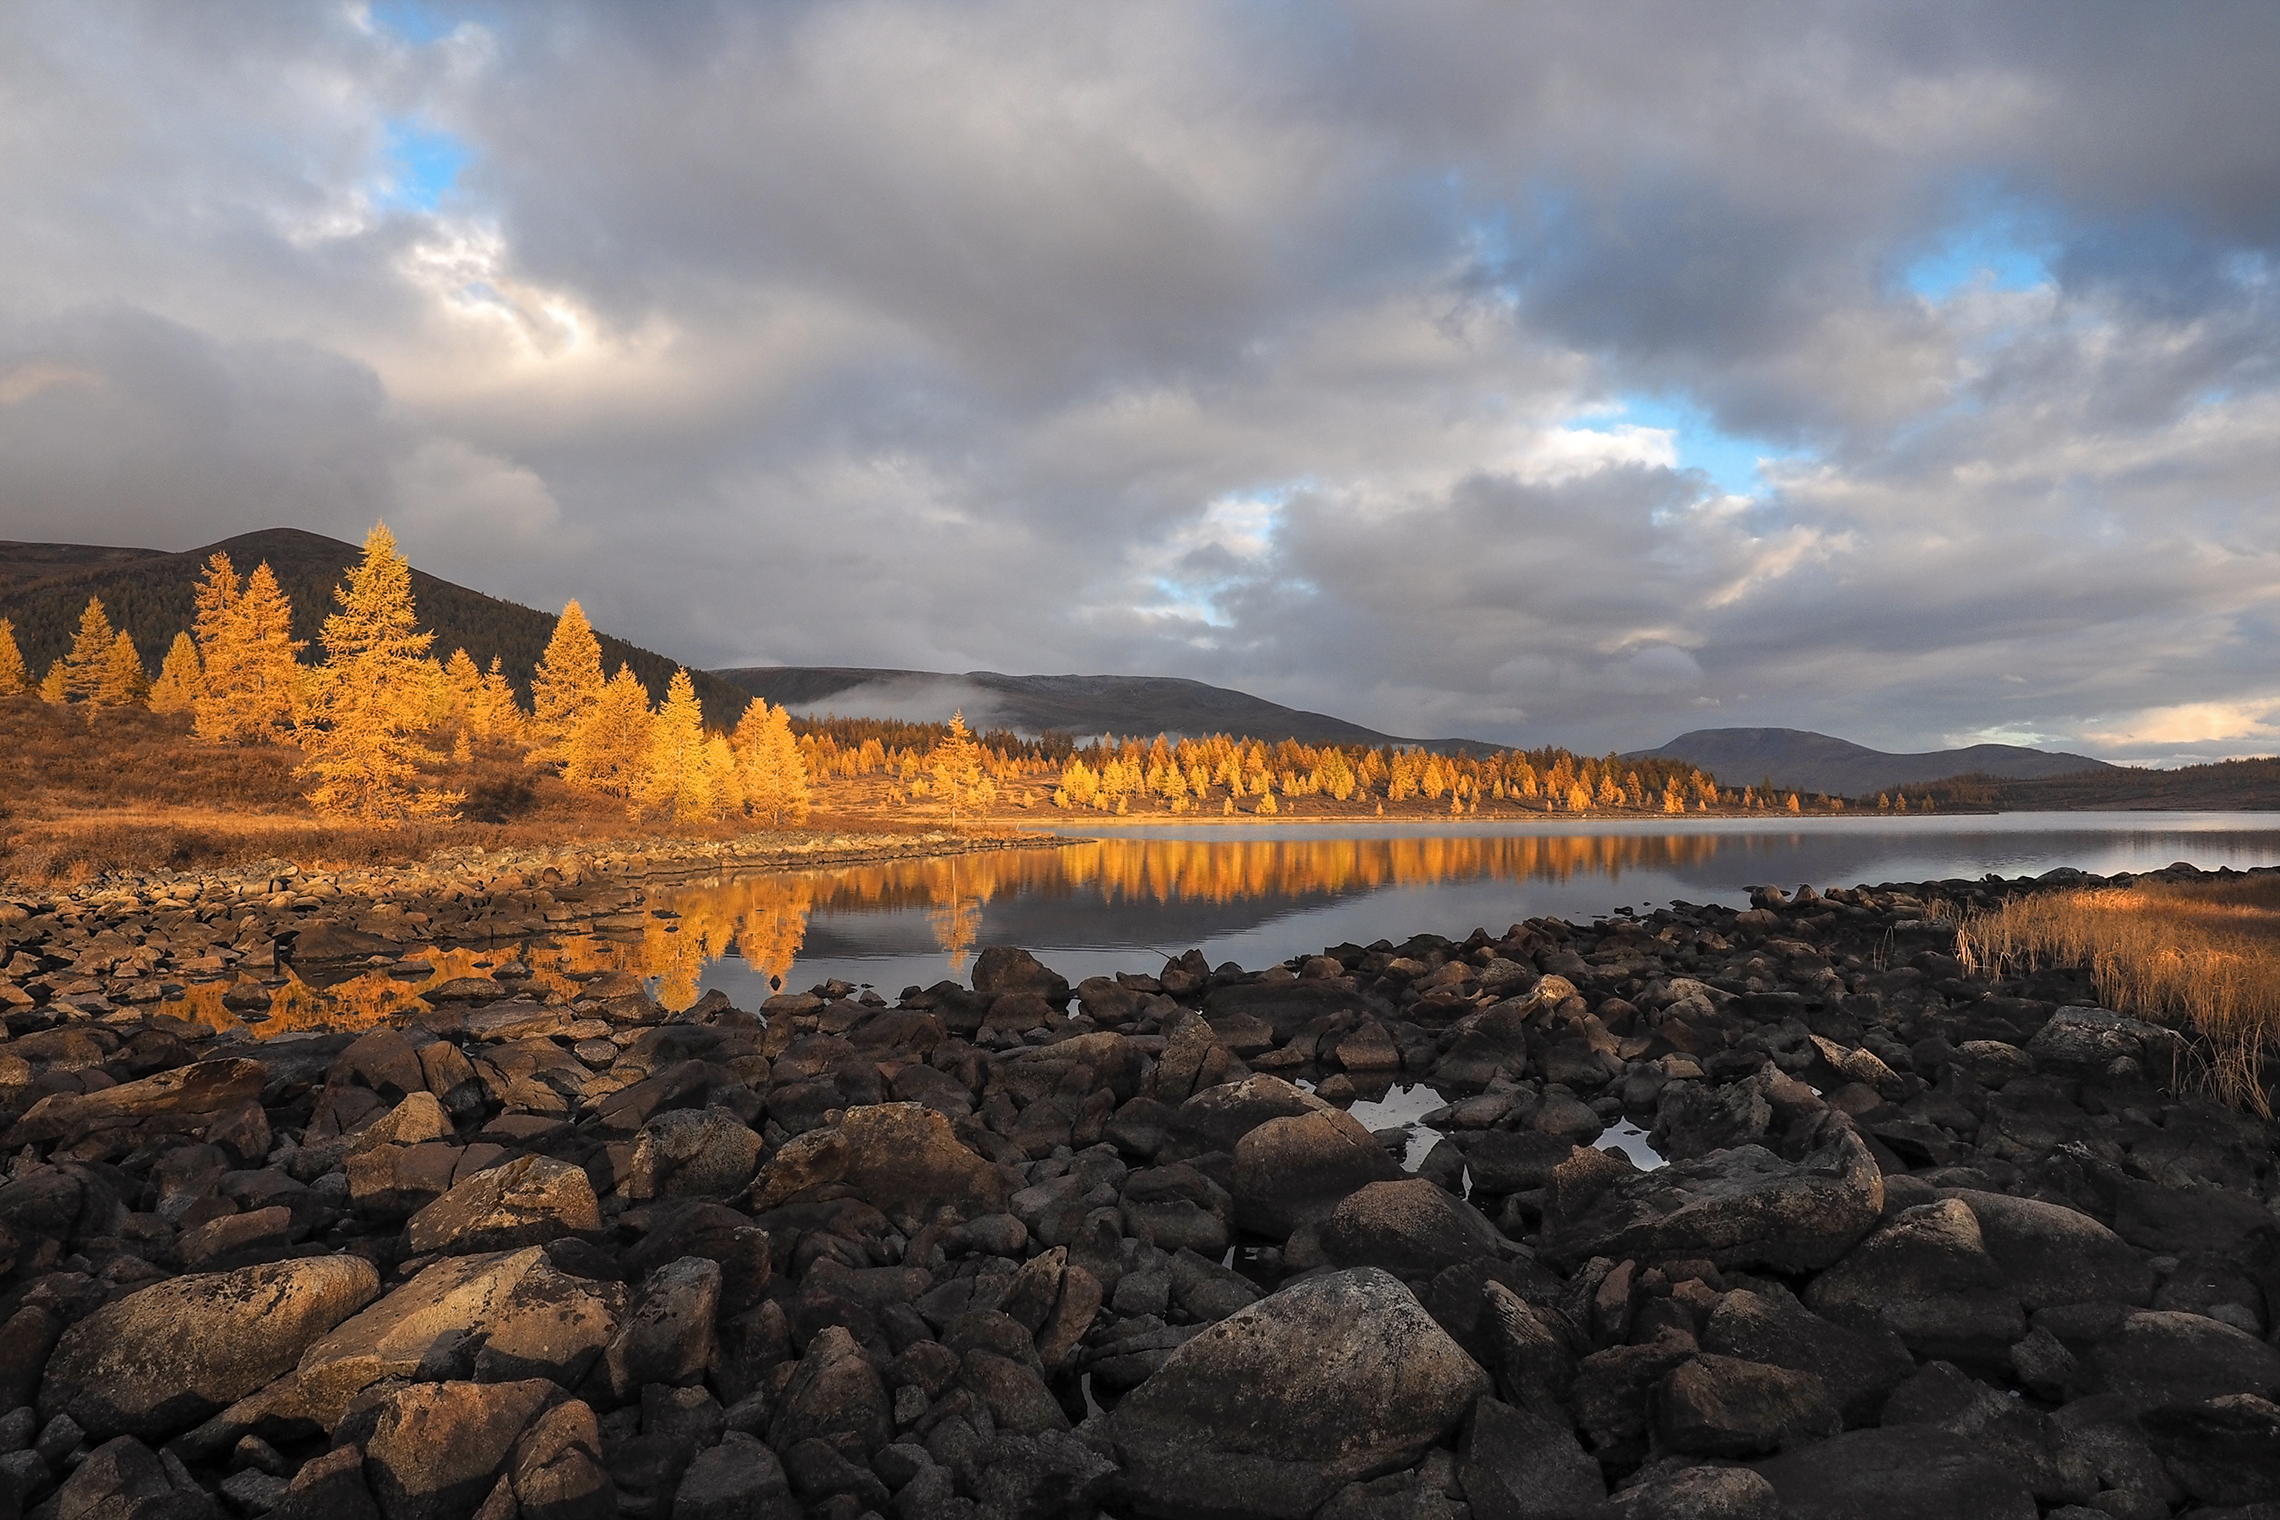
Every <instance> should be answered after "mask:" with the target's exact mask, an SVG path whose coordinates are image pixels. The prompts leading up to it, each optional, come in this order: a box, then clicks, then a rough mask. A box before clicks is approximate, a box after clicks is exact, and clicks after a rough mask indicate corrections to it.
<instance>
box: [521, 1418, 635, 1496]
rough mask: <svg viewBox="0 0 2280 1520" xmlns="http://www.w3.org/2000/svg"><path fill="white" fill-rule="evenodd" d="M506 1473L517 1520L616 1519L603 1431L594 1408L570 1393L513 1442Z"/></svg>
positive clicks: (613, 1492)
mask: <svg viewBox="0 0 2280 1520" xmlns="http://www.w3.org/2000/svg"><path fill="white" fill-rule="evenodd" d="M507 1476H508V1478H509V1480H510V1482H511V1485H512V1489H513V1492H514V1496H515V1508H516V1509H517V1511H518V1512H519V1513H520V1516H521V1520H614V1517H615V1516H616V1514H617V1512H618V1496H617V1484H616V1483H614V1482H613V1481H611V1478H610V1475H609V1471H608V1469H606V1468H605V1467H603V1466H602V1432H601V1427H600V1425H599V1424H598V1423H597V1422H596V1421H595V1419H594V1411H593V1409H592V1408H591V1407H589V1406H588V1405H587V1404H586V1403H584V1402H583V1401H581V1400H578V1399H571V1400H569V1401H567V1402H565V1403H561V1404H556V1405H555V1406H554V1407H553V1408H551V1409H549V1410H547V1411H546V1412H545V1413H544V1414H542V1415H540V1416H539V1417H538V1418H537V1419H535V1420H533V1421H531V1423H530V1426H529V1428H528V1429H526V1430H524V1431H523V1433H522V1435H521V1436H520V1437H519V1438H518V1439H517V1440H516V1442H515V1449H514V1455H513V1457H512V1458H511V1459H510V1460H509V1462H508V1466H507Z"/></svg>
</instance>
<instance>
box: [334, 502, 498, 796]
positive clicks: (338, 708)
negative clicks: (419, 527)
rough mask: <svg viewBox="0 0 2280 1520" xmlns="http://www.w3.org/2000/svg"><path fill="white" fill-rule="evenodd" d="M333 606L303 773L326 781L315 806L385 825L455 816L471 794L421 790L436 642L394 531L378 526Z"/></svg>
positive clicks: (336, 595) (370, 536)
mask: <svg viewBox="0 0 2280 1520" xmlns="http://www.w3.org/2000/svg"><path fill="white" fill-rule="evenodd" d="M333 599H334V600H335V601H336V602H338V603H339V610H338V611H337V612H334V613H332V614H331V615H330V616H328V617H327V618H326V619H325V621H324V626H323V627H322V628H321V629H319V630H318V633H317V642H318V644H319V645H320V646H322V648H323V649H324V663H323V664H322V665H321V666H319V667H318V670H317V673H316V679H315V680H314V681H313V682H312V683H311V688H310V693H309V696H310V701H309V705H308V710H307V711H306V712H305V713H304V715H303V718H302V722H301V724H300V728H299V734H300V739H301V750H302V756H303V758H302V762H301V766H300V769H299V771H298V774H300V775H303V776H307V777H309V778H311V779H313V780H314V781H315V782H316V786H315V787H314V789H313V790H311V791H310V793H309V801H310V802H311V803H312V804H313V805H314V806H315V807H316V809H317V811H318V812H319V813H322V814H324V815H326V816H327V817H334V818H354V819H358V820H360V821H363V822H366V823H373V824H378V825H381V826H383V827H393V826H395V825H397V824H399V823H401V822H402V821H403V820H404V819H406V818H407V817H435V816H448V815H449V814H450V812H451V811H452V810H453V809H454V808H456V807H457V806H458V804H459V803H460V802H462V801H464V800H465V798H464V796H463V795H461V794H458V793H448V792H439V791H434V790H426V789H421V788H418V787H415V786H414V784H413V774H414V769H415V767H416V765H417V764H418V763H419V762H420V761H421V760H423V759H425V758H427V755H426V751H425V750H424V749H422V747H421V746H420V745H419V744H418V743H417V742H416V741H415V740H414V738H413V735H414V734H415V733H417V732H418V731H419V729H420V726H421V720H422V719H423V718H424V716H425V708H426V705H427V701H428V698H429V694H430V691H431V688H432V683H433V670H434V667H433V663H432V662H431V661H429V660H428V659H427V657H426V656H427V649H428V645H429V644H430V643H431V642H432V641H433V639H434V637H435V636H434V635H433V634H430V633H422V632H421V631H420V630H419V629H418V627H417V626H416V623H417V619H416V615H415V613H414V612H413V609H412V575H411V566H410V565H408V564H406V563H405V561H404V557H403V555H401V554H399V553H398V552H397V551H396V540H395V538H394V536H393V535H391V534H390V533H389V532H388V529H387V527H386V525H385V524H381V523H375V524H373V527H372V532H371V533H370V534H369V535H367V536H366V538H365V540H364V556H363V558H362V559H361V560H359V561H358V562H357V563H356V564H355V565H352V566H350V567H349V571H348V579H347V581H346V583H345V584H343V585H341V586H339V587H338V588H336V589H335V590H334V592H333Z"/></svg>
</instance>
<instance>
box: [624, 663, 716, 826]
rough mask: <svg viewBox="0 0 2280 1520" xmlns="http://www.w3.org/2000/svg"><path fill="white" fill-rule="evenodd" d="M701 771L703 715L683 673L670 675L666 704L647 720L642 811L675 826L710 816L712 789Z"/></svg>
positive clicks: (693, 691)
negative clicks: (647, 743) (666, 820)
mask: <svg viewBox="0 0 2280 1520" xmlns="http://www.w3.org/2000/svg"><path fill="white" fill-rule="evenodd" d="M709 780H710V778H709V776H708V775H707V773H706V765H705V713H704V709H703V708H702V707H699V706H698V705H697V690H696V687H695V685H694V684H692V683H691V682H690V680H689V673H688V672H687V671H686V670H676V671H674V672H673V679H672V680H671V681H670V682H668V683H667V685H666V687H665V701H664V703H663V704H662V705H661V706H660V707H659V708H658V709H657V712H656V714H655V715H654V716H653V717H652V718H651V719H650V720H649V746H648V751H647V753H646V754H645V755H644V756H643V758H642V777H641V787H640V791H639V801H640V803H641V806H642V807H643V808H644V809H646V810H647V811H649V812H651V813H654V814H656V815H658V816H659V817H663V818H670V819H672V820H673V821H674V822H676V823H691V822H694V821H696V820H697V819H700V818H706V817H710V816H711V814H712V788H711V787H710V786H709V785H708V784H707V783H708V781H709Z"/></svg>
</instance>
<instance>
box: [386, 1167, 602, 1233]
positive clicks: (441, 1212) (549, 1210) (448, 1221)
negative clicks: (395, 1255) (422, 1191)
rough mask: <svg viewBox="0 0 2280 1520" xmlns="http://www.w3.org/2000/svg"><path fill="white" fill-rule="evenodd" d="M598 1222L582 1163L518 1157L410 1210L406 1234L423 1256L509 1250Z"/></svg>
mask: <svg viewBox="0 0 2280 1520" xmlns="http://www.w3.org/2000/svg"><path fill="white" fill-rule="evenodd" d="M601 1226H602V1215H601V1206H600V1204H599V1202H598V1201H597V1200H596V1199H595V1197H594V1184H593V1183H592V1182H591V1181H590V1180H589V1179H588V1178H587V1176H586V1172H585V1169H584V1168H583V1167H576V1166H572V1165H570V1164H569V1163H568V1162H566V1161H556V1160H553V1159H552V1158H550V1157H546V1156H517V1157H516V1158H515V1159H514V1160H512V1161H509V1162H507V1163H506V1164H505V1165H503V1166H495V1167H492V1168H491V1169H490V1170H489V1171H484V1172H477V1173H476V1174H475V1175H474V1176H472V1177H470V1178H468V1179H467V1180H466V1181H464V1182H461V1183H459V1184H457V1185H456V1186H454V1187H453V1188H452V1189H451V1191H450V1192H448V1193H446V1194H444V1195H443V1196H442V1197H441V1198H438V1199H437V1200H436V1201H435V1202H433V1203H431V1204H429V1205H427V1206H426V1207H425V1208H423V1209H421V1210H420V1211H419V1212H418V1213H416V1214H414V1215H413V1216H412V1218H411V1222H410V1223H409V1224H408V1225H407V1226H406V1227H405V1238H406V1239H407V1240H408V1241H409V1243H410V1245H411V1248H412V1250H413V1251H415V1252H417V1253H419V1254H421V1255H428V1254H431V1253H433V1252H437V1251H449V1252H453V1253H464V1252H470V1251H511V1250H513V1249H514V1248H516V1247H517V1246H534V1245H543V1244H545V1243H546V1242H547V1241H550V1240H556V1239H559V1238H560V1237H562V1236H564V1235H575V1234H579V1233H581V1232H583V1231H587V1230H598V1229H600V1228H601Z"/></svg>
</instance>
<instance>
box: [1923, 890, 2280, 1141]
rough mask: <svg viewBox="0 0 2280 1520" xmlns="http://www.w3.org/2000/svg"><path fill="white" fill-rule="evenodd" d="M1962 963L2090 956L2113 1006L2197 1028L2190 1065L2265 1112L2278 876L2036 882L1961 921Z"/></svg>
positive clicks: (2051, 961)
mask: <svg viewBox="0 0 2280 1520" xmlns="http://www.w3.org/2000/svg"><path fill="white" fill-rule="evenodd" d="M1956 943H1957V953H1958V955H1959V956H1960V957H1961V959H1962V961H1963V963H1964V966H1965V968H1966V969H1967V970H1970V971H1973V972H1986V973H1988V974H1990V975H1995V976H2002V975H2007V974H2012V973H2016V972H2021V971H2031V970H2033V969H2035V968H2037V967H2040V966H2077V967H2087V968H2089V971H2090V974H2091V977H2092V979H2093V980H2094V981H2095V982H2096V984H2097V988H2098V997H2099V1000H2100V1001H2101V1002H2102V1003H2104V1004H2105V1006H2107V1007H2108V1008H2111V1009H2113V1010H2115V1011H2116V1012H2118V1013H2127V1014H2130V1015H2132V1016H2134V1017H2137V1018H2141V1019H2146V1020H2149V1021H2155V1022H2160V1023H2164V1024H2171V1025H2178V1026H2182V1027H2184V1028H2187V1029H2190V1030H2192V1031H2193V1033H2194V1034H2196V1035H2197V1036H2199V1039H2200V1044H2199V1047H2198V1049H2197V1050H2196V1051H2195V1054H2196V1056H2197V1058H2198V1069H2197V1070H2196V1071H2194V1072H2193V1073H2191V1075H2192V1076H2193V1077H2194V1078H2195V1079H2197V1080H2198V1081H2199V1082H2200V1083H2201V1084H2202V1085H2204V1086H2205V1087H2206V1088H2207V1089H2208V1090H2209V1091H2210V1092H2212V1093H2214V1094H2215V1095H2216V1096H2217V1097H2218V1098H2220V1099H2221V1100H2222V1101H2224V1102H2225V1103H2227V1104H2229V1105H2231V1106H2233V1107H2235V1108H2246V1109H2252V1110H2254V1111H2255V1112H2256V1113H2258V1114H2261V1115H2263V1116H2264V1117H2265V1118H2271V1117H2272V1095H2271V1093H2270V1092H2268V1091H2267V1090H2266V1088H2265V1086H2264V1080H2263V1073H2264V1063H2265V1060H2266V1058H2267V1056H2268V1055H2269V1054H2271V1053H2272V1052H2274V1051H2276V1050H2280V877H2275V876H2251V877H2241V878H2234V879H2229V880H2220V881H2214V882H2148V883H2145V884H2142V885H2138V886H2131V887H2101V888H2093V889H2087V890H2084V891H2079V892H2038V893H2035V894H2033V895H2032V896H2028V897H2021V898H2014V899H2012V900H2011V901H2009V902H2007V903H2005V904H2003V905H2002V906H2001V907H2000V908H1996V909H1994V910H1992V911H1989V912H1985V913H1976V914H1973V915H1972V916H1971V917H1969V918H1968V919H1966V920H1965V921H1964V922H1963V923H1961V924H1960V925H1958V927H1957V932H1956Z"/></svg>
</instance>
